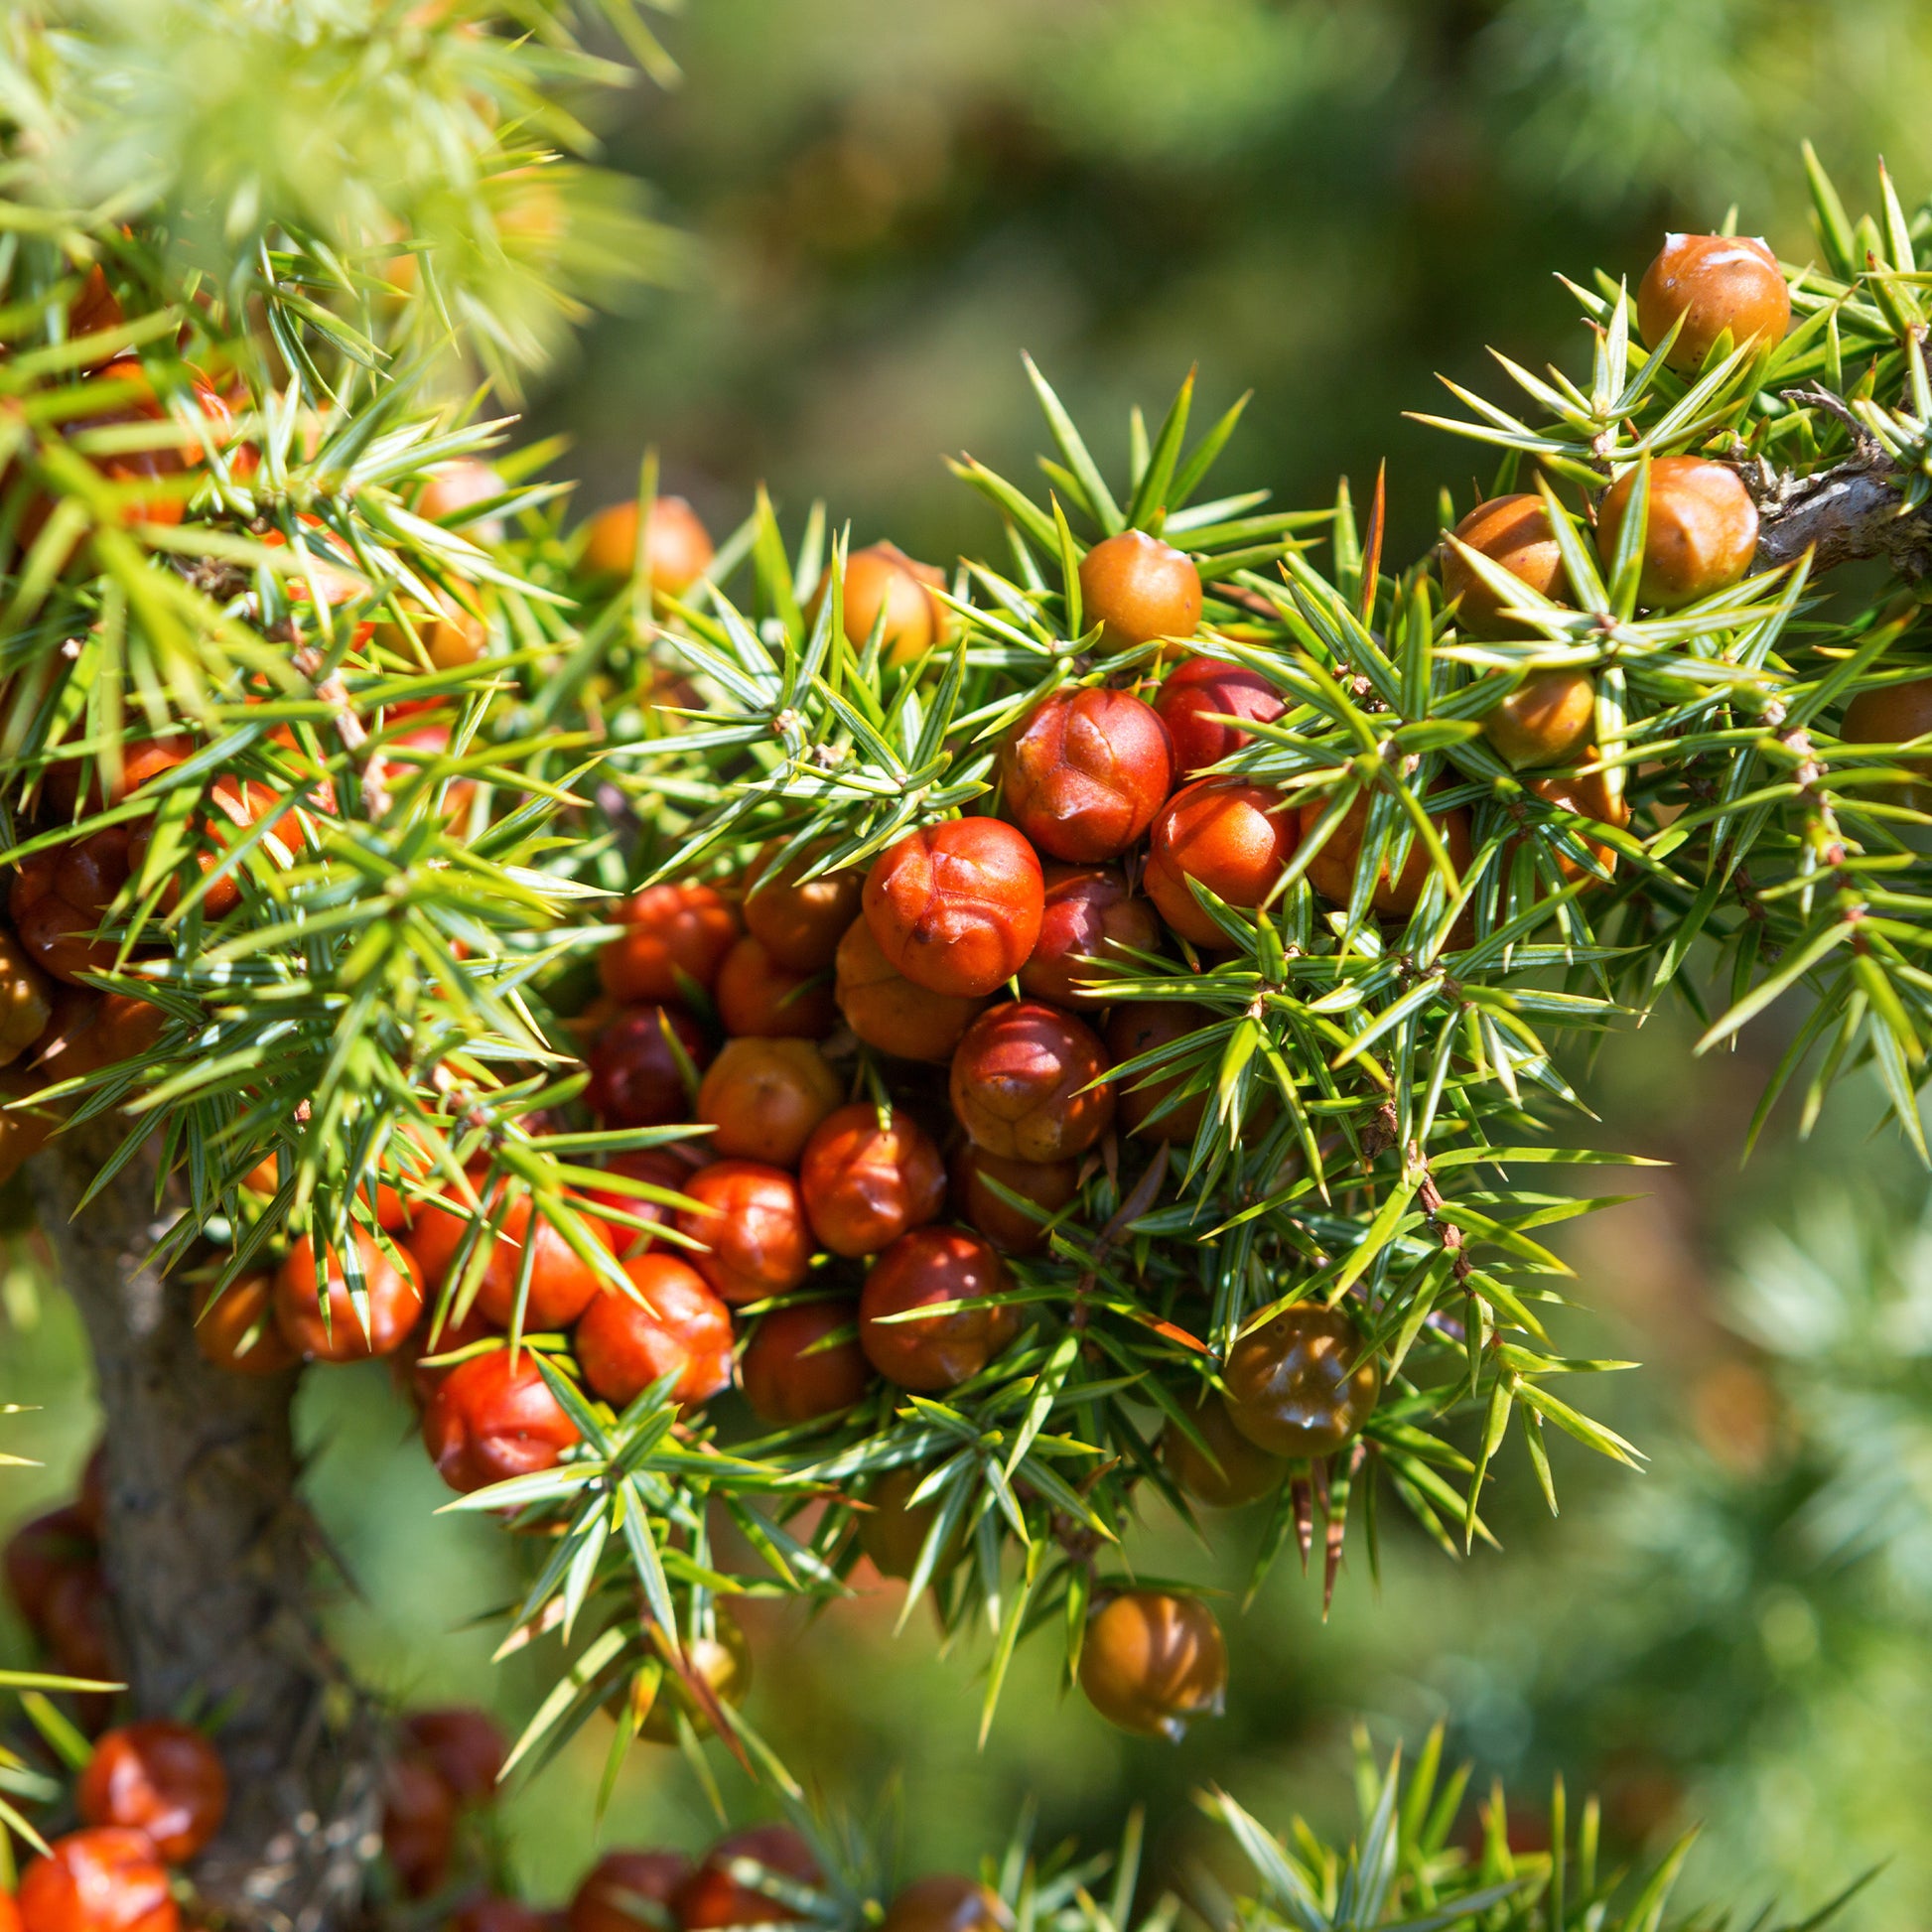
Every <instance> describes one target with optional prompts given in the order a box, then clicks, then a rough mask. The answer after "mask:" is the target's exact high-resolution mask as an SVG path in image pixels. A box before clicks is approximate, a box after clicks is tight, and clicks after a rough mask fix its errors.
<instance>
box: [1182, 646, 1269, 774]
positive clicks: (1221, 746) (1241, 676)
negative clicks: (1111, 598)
mask: <svg viewBox="0 0 1932 1932" xmlns="http://www.w3.org/2000/svg"><path fill="white" fill-rule="evenodd" d="M1154 708H1155V710H1156V711H1158V712H1159V713H1160V714H1161V722H1162V723H1163V724H1164V725H1166V726H1167V728H1168V736H1169V738H1170V739H1171V740H1172V741H1173V763H1174V770H1175V772H1176V774H1177V775H1178V776H1179V777H1180V778H1181V779H1182V780H1183V781H1184V780H1186V779H1188V778H1191V777H1193V776H1194V775H1195V774H1196V773H1198V772H1200V771H1204V770H1205V769H1206V768H1207V767H1208V766H1209V765H1210V764H1219V763H1220V761H1221V760H1222V759H1224V758H1226V757H1228V755H1229V754H1230V753H1233V752H1238V751H1239V750H1240V749H1241V747H1242V746H1244V745H1251V744H1253V743H1254V733H1253V732H1248V731H1243V730H1242V729H1241V727H1240V726H1239V725H1222V724H1217V723H1215V722H1214V721H1215V720H1216V719H1217V718H1248V719H1252V720H1253V721H1254V722H1255V723H1256V724H1258V725H1272V724H1273V723H1274V722H1275V720H1276V719H1277V718H1279V717H1280V716H1281V715H1282V713H1283V712H1284V711H1286V710H1287V709H1288V707H1287V705H1286V704H1285V703H1284V702H1283V699H1282V696H1281V694H1280V692H1278V691H1277V690H1276V689H1275V687H1274V686H1273V685H1272V684H1270V683H1269V682H1268V680H1267V679H1266V678H1265V677H1263V676H1262V675H1261V673H1260V672H1259V671H1251V670H1249V669H1248V668H1247V667H1246V666H1245V665H1243V664H1230V663H1228V662H1227V661H1226V660H1225V659H1224V658H1219V657H1185V658H1182V659H1181V661H1180V662H1179V663H1178V664H1176V665H1175V666H1174V668H1173V670H1172V671H1171V672H1170V673H1169V674H1168V680H1167V682H1166V683H1165V684H1163V685H1162V687H1161V696H1160V698H1159V699H1158V700H1157V701H1156V703H1155V707H1154Z"/></svg>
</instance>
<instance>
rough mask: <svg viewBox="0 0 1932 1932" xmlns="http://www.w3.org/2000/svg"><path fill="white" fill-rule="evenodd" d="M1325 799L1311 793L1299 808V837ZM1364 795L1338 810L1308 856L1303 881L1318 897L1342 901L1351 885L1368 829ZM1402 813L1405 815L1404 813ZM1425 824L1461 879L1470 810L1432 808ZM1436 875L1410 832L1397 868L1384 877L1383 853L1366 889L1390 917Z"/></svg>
mask: <svg viewBox="0 0 1932 1932" xmlns="http://www.w3.org/2000/svg"><path fill="white" fill-rule="evenodd" d="M1328 804H1329V801H1328V800H1327V799H1325V798H1311V799H1310V801H1309V802H1308V803H1307V804H1306V805H1304V806H1303V807H1302V837H1303V839H1304V840H1307V839H1309V838H1311V837H1312V836H1313V833H1314V828H1315V826H1316V825H1318V824H1319V823H1320V822H1321V819H1322V816H1323V814H1324V813H1326V811H1327V809H1328ZM1368 813H1369V796H1368V793H1367V792H1366V791H1362V792H1358V793H1357V794H1356V796H1355V802H1354V803H1353V804H1352V805H1350V806H1349V808H1348V810H1347V811H1346V812H1345V813H1343V815H1342V818H1341V822H1340V823H1339V824H1338V825H1336V826H1335V827H1334V829H1333V830H1332V831H1331V832H1330V833H1329V834H1328V836H1327V838H1326V839H1324V840H1323V841H1322V845H1321V850H1320V851H1319V852H1317V853H1316V854H1315V856H1314V857H1313V858H1312V859H1311V860H1310V861H1309V869H1308V875H1307V876H1308V882H1309V884H1310V885H1311V886H1312V887H1313V888H1314V890H1315V891H1316V892H1317V893H1319V894H1320V895H1321V897H1323V898H1325V899H1327V900H1329V901H1330V902H1331V903H1332V904H1335V905H1346V904H1347V903H1348V901H1349V898H1350V897H1351V896H1352V895H1353V893H1354V890H1355V873H1356V870H1357V868H1358V866H1359V863H1360V860H1361V856H1362V836H1363V834H1364V833H1365V832H1366V831H1367V829H1368ZM1405 817H1406V815H1405ZM1430 823H1431V824H1433V825H1434V826H1435V828H1436V836H1437V837H1438V838H1439V839H1440V840H1441V841H1442V843H1443V849H1444V851H1445V852H1446V853H1447V854H1448V856H1449V867H1450V869H1451V870H1452V871H1453V872H1454V873H1455V875H1456V876H1457V877H1458V878H1460V877H1461V875H1462V874H1463V873H1465V872H1467V871H1468V869H1469V862H1470V858H1471V855H1472V852H1473V847H1472V844H1471V841H1470V834H1469V814H1468V813H1467V812H1466V811H1464V810H1463V809H1462V808H1461V807H1460V806H1459V805H1458V806H1457V807H1456V808H1455V809H1454V810H1453V811H1448V812H1438V813H1432V814H1431V817H1430ZM1434 875H1435V867H1434V865H1433V864H1432V863H1431V861H1430V857H1429V854H1428V852H1427V851H1426V850H1425V849H1424V847H1423V843H1422V841H1421V840H1420V839H1419V838H1417V837H1416V836H1415V835H1414V833H1413V831H1412V832H1411V834H1410V839H1409V854H1408V857H1407V858H1405V859H1404V860H1403V862H1402V871H1401V872H1400V873H1399V874H1397V876H1396V877H1395V878H1393V879H1391V878H1390V877H1389V862H1388V859H1387V857H1386V856H1385V857H1384V858H1383V861H1382V864H1381V866H1380V868H1379V869H1378V870H1377V872H1376V875H1375V885H1374V887H1373V889H1372V890H1371V892H1370V894H1369V903H1370V904H1371V905H1373V906H1374V908H1375V909H1376V911H1378V912H1380V913H1382V914H1383V915H1384V916H1385V917H1390V918H1407V917H1408V915H1409V914H1410V913H1411V912H1413V911H1414V910H1415V909H1416V907H1417V905H1418V904H1419V903H1420V902H1421V899H1422V895H1423V888H1424V887H1425V886H1427V885H1428V884H1429V881H1430V879H1431V878H1432V877H1433V876H1434Z"/></svg>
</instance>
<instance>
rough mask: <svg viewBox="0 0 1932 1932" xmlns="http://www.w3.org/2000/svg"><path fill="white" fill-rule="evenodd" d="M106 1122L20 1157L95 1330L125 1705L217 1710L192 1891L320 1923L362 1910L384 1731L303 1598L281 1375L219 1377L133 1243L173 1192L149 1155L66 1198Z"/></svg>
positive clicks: (313, 1928) (241, 1917)
mask: <svg viewBox="0 0 1932 1932" xmlns="http://www.w3.org/2000/svg"><path fill="white" fill-rule="evenodd" d="M116 1139H117V1132H116V1131H115V1130H114V1129H112V1128H106V1129H102V1128H100V1127H96V1128H94V1129H91V1130H89V1129H85V1128H83V1129H80V1130H78V1131H76V1132H72V1133H69V1134H64V1135H59V1136H57V1137H56V1138H55V1139H54V1141H53V1142H52V1143H51V1144H50V1145H49V1146H48V1147H47V1149H46V1150H45V1151H44V1152H42V1153H41V1154H39V1155H38V1156H36V1157H35V1159H34V1160H33V1161H32V1162H30V1163H29V1164H28V1168H27V1173H28V1174H29V1176H30V1177H31V1182H32V1185H33V1189H34V1193H35V1197H36V1204H37V1207H38V1209H39V1218H40V1223H41V1226H42V1228H43V1229H44V1230H45V1232H46V1234H47V1237H48V1239H49V1240H50V1241H51V1242H52V1244H53V1246H54V1251H55V1254H56V1256H57V1257H58V1259H59V1262H60V1267H61V1274H62V1279H63V1282H64V1283H65V1285H66V1287H67V1288H68V1290H69V1293H70V1294H71V1295H72V1297H73V1299H74V1301H75V1303H76V1305H77V1306H78V1307H79V1309H80V1311H81V1314H82V1317H83V1319H84V1320H85V1322H86V1325H87V1331H88V1334H89V1337H90V1339H91V1341H92V1344H93V1355H94V1362H95V1367H96V1372H97V1374H98V1377H99V1384H100V1401H101V1408H102V1410H103V1411H104V1412H105V1415H106V1424H107V1433H106V1444H107V1449H106V1508H105V1516H104V1523H103V1538H102V1540H103V1561H104V1565H105V1571H106V1577H107V1583H108V1587H109V1588H110V1590H111V1591H112V1595H113V1605H114V1617H115V1623H116V1627H117V1635H118V1637H119V1643H120V1656H121V1669H122V1672H123V1674H124V1675H125V1677H126V1679H127V1681H128V1684H129V1688H130V1691H131V1694H132V1701H133V1704H134V1707H135V1710H136V1711H137V1712H138V1713H139V1714H140V1715H141V1716H143V1717H159V1716H164V1715H167V1716H177V1715H192V1716H193V1717H195V1718H197V1719H202V1720H205V1721H207V1722H210V1723H211V1724H212V1725H213V1726H214V1736H215V1741H216V1743H217V1744H218V1746H219V1748H220V1751H221V1756H222V1760H223V1762H224V1764H225V1765H226V1767H227V1773H228V1784H229V1805H228V1815H227V1819H226V1822H225V1823H224V1825H223V1827H222V1830H221V1832H220V1835H219V1836H218V1837H217V1839H216V1840H215V1842H214V1843H213V1844H212V1845H211V1846H210V1847H209V1848H208V1850H207V1852H206V1853H205V1854H204V1855H203V1857H202V1858H201V1859H200V1860H199V1861H198V1862H197V1863H196V1864H195V1866H194V1867H193V1872H192V1875H193V1877H194V1879H195V1882H196V1885H197V1887H198V1888H199V1889H200V1891H201V1892H202V1894H203V1896H204V1897H205V1898H207V1900H208V1901H209V1902H210V1903H211V1904H213V1905H215V1906H217V1907H218V1908H219V1909H220V1910H221V1911H223V1912H224V1913H226V1914H229V1915H230V1916H232V1917H233V1918H235V1919H236V1920H238V1921H239V1922H240V1923H241V1924H243V1925H244V1926H249V1927H256V1928H260V1929H261V1932H331V1929H332V1928H335V1927H338V1926H342V1925H345V1924H346V1923H348V1922H350V1921H351V1920H353V1919H354V1918H355V1917H356V1916H357V1915H358V1912H359V1905H360V1897H361V1891H362V1871H363V1867H364V1865H365V1864H366V1863H367V1861H368V1860H369V1858H370V1857H371V1856H372V1855H373V1852H374V1849H375V1845H376V1842H377V1834H378V1831H379V1826H380V1782H381V1769H382V1736H381V1727H380V1725H379V1724H378V1723H377V1722H376V1719H375V1716H374V1713H373V1712H372V1711H371V1710H370V1709H369V1708H368V1707H367V1706H366V1705H365V1704H364V1702H363V1701H362V1700H361V1699H360V1698H359V1697H358V1696H357V1695H356V1693H355V1690H354V1688H353V1686H352V1685H351V1684H350V1683H349V1682H348V1680H347V1679H346V1677H345V1674H344V1672H343V1670H342V1668H341V1666H340V1665H339V1663H338V1662H337V1660H336V1659H335V1658H334V1657H333V1655H332V1654H331V1652H330V1650H329V1647H328V1645H327V1643H326V1642H325V1641H324V1639H323V1636H322V1634H321V1631H320V1630H319V1628H318V1626H317V1623H316V1619H315V1615H314V1579H315V1572H316V1568H317V1563H318V1559H319V1554H320V1551H319V1540H318V1537H317V1535H316V1533H315V1530H314V1528H313V1525H312V1524H311V1521H310V1518H309V1516H308V1513H307V1511H306V1509H305V1507H304V1505H303V1503H302V1502H301V1500H300V1498H299V1496H298V1494H297V1490H296V1477H297V1473H298V1470H297V1465H296V1456H295V1447H294V1443H293V1440H292V1437H291V1433H290V1402H291V1399H292V1397H293V1395H294V1391H295V1372H294V1371H290V1372H289V1373H287V1374H285V1375H276V1376H267V1377H253V1376H242V1375H234V1374H229V1373H226V1372H224V1371H222V1370H219V1369H216V1368H214V1367H212V1366H211V1365H210V1364H209V1363H208V1362H207V1361H205V1360H204V1359H203V1357H202V1354H201V1351H200V1350H199V1349H198V1348H197V1346H196V1342H195V1330H194V1302H193V1293H192V1291H191V1290H190V1289H189V1288H188V1287H187V1286H186V1285H185V1284H183V1283H182V1282H180V1281H164V1280H162V1279H161V1277H160V1276H159V1275H158V1274H157V1272H156V1271H155V1270H154V1269H153V1268H152V1267H151V1266H149V1265H148V1263H147V1261H146V1256H147V1254H148V1252H149V1250H150V1248H151V1246H152V1245H153V1242H154V1239H155V1237H156V1235H157V1234H158V1233H159V1232H160V1231H161V1230H162V1229H163V1228H165V1227H166V1226H167V1225H168V1224H169V1223H170V1222H171V1221H172V1220H173V1219H174V1218H175V1216H176V1214H177V1213H178V1212H179V1209H180V1200H179V1196H178V1195H177V1194H176V1193H174V1192H173V1191H172V1190H164V1192H163V1194H162V1197H161V1200H160V1204H159V1206H157V1203H156V1172H157V1165H156V1160H155V1157H154V1155H153V1154H152V1152H144V1153H143V1154H142V1155H140V1156H139V1157H137V1158H136V1159H135V1160H133V1161H131V1162H130V1163H129V1164H128V1165H127V1166H126V1167H125V1168H124V1169H123V1170H122V1171H121V1172H120V1173H118V1174H116V1175H115V1176H114V1178H113V1180H112V1181H111V1182H109V1183H108V1185H107V1186H106V1187H105V1188H104V1189H103V1190H102V1192H101V1194H99V1195H98V1196H96V1197H95V1198H94V1199H93V1200H92V1201H90V1202H88V1203H87V1205H86V1206H85V1207H79V1206H78V1203H79V1201H80V1197H81V1195H82V1193H83V1192H84V1190H85V1188H86V1186H87V1184H88V1182H89V1181H90V1180H91V1179H92V1178H93V1176H94V1175H95V1174H97V1173H99V1172H100V1169H101V1166H102V1163H103V1161H104V1160H105V1158H106V1157H107V1156H108V1155H109V1154H110V1153H111V1151H112V1149H113V1146H114V1144H115V1140H116ZM76 1209H78V1211H77V1212H76Z"/></svg>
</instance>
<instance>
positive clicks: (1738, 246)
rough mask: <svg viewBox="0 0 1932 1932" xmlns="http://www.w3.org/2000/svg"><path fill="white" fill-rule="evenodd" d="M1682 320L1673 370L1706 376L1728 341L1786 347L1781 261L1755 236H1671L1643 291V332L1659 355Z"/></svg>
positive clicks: (1787, 308)
mask: <svg viewBox="0 0 1932 1932" xmlns="http://www.w3.org/2000/svg"><path fill="white" fill-rule="evenodd" d="M1680 316H1681V317H1683V319H1684V326H1683V328H1682V329H1680V330H1679V331H1678V333H1677V340H1676V341H1675V342H1674V343H1672V344H1671V346H1670V355H1669V358H1668V359H1669V362H1670V365H1671V367H1672V368H1674V369H1682V370H1684V371H1685V372H1686V373H1689V372H1691V371H1692V370H1695V369H1698V368H1701V367H1702V366H1703V365H1704V359H1705V357H1706V356H1707V355H1709V354H1710V353H1711V351H1712V349H1713V348H1714V347H1716V346H1717V344H1718V340H1719V338H1720V337H1722V336H1725V335H1727V336H1729V338H1730V344H1731V346H1732V347H1733V348H1734V347H1737V346H1739V345H1742V344H1744V343H1760V344H1764V345H1769V344H1773V343H1779V342H1782V341H1783V340H1784V333H1785V331H1786V330H1787V329H1789V328H1790V327H1791V291H1790V289H1789V288H1787V287H1786V286H1785V280H1784V276H1783V275H1782V273H1780V271H1779V269H1778V258H1777V257H1776V256H1775V255H1774V254H1772V253H1771V250H1770V248H1769V247H1768V246H1767V245H1766V243H1765V242H1763V241H1762V240H1760V239H1759V238H1758V237H1757V236H1755V235H1722V234H1667V235H1666V236H1665V237H1664V245H1663V247H1662V248H1661V249H1659V250H1658V253H1657V259H1656V260H1655V261H1653V262H1652V263H1651V264H1650V266H1649V267H1648V268H1647V269H1645V270H1644V276H1643V280H1642V282H1640V283H1639V284H1638V286H1637V327H1638V328H1639V329H1641V330H1642V331H1643V339H1644V341H1645V342H1647V343H1648V344H1649V345H1651V346H1652V347H1653V348H1655V347H1656V346H1657V345H1658V344H1659V343H1661V342H1662V341H1663V340H1664V338H1665V337H1666V336H1668V335H1669V334H1670V332H1671V325H1672V324H1673V323H1675V322H1676V321H1677V319H1678V318H1679V317H1680Z"/></svg>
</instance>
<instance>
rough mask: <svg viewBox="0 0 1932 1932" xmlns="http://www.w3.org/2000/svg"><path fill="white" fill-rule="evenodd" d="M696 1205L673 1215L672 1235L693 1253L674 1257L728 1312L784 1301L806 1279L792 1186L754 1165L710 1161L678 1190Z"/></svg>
mask: <svg viewBox="0 0 1932 1932" xmlns="http://www.w3.org/2000/svg"><path fill="white" fill-rule="evenodd" d="M684 1192H685V1194H686V1195H687V1196H688V1197H689V1198H690V1199H691V1200H693V1201H695V1202H696V1203H697V1206H696V1208H695V1209H693V1208H688V1207H684V1208H679V1209H678V1212H677V1215H676V1217H675V1219H676V1226H677V1228H678V1231H679V1232H680V1233H683V1234H688V1235H689V1236H690V1237H691V1238H692V1239H693V1240H694V1241H702V1242H703V1243H704V1247H703V1248H702V1249H698V1250H691V1249H685V1250H681V1253H683V1254H684V1255H685V1256H687V1257H688V1259H689V1262H690V1265H691V1266H692V1267H693V1268H695V1269H696V1270H697V1271H698V1273H699V1274H700V1275H701V1276H702V1277H703V1278H704V1280H705V1281H706V1282H707V1283H708V1284H709V1286H710V1288H711V1290H712V1293H713V1294H715V1295H718V1296H721V1297H722V1298H723V1299H724V1300H725V1301H727V1302H729V1303H731V1304H732V1305H733V1306H734V1307H743V1306H744V1305H745V1304H746V1303H748V1302H761V1301H764V1300H765V1299H766V1298H767V1297H769V1296H773V1295H786V1294H789V1293H790V1292H791V1290H793V1289H794V1288H796V1287H798V1285H799V1284H800V1283H801V1282H803V1281H804V1279H805V1276H806V1274H807V1273H808V1272H809V1271H810V1268H811V1260H812V1254H813V1252H814V1246H813V1242H812V1231H811V1225H810V1223H809V1222H808V1221H807V1220H806V1218H805V1202H804V1197H803V1196H802V1194H801V1193H800V1192H799V1188H798V1182H797V1181H796V1180H794V1179H793V1178H792V1176H791V1175H790V1174H788V1173H786V1172H785V1171H784V1170H783V1169H782V1168H774V1167H770V1166H768V1165H766V1164H765V1163H764V1162H761V1161H714V1162H713V1163H712V1164H711V1166H710V1167H708V1168H700V1169H699V1170H698V1171H697V1173H694V1174H693V1175H692V1176H691V1178H690V1179H689V1180H688V1181H686V1182H685V1184H684Z"/></svg>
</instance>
